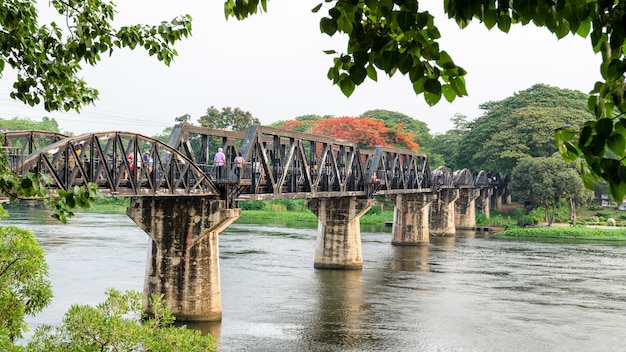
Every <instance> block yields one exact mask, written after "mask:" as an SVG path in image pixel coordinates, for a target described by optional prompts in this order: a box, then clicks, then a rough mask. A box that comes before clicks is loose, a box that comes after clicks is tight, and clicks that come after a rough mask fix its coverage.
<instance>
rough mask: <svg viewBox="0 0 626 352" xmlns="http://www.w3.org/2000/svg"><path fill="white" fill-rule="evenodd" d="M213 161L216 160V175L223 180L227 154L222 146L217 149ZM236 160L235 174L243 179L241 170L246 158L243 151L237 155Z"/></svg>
mask: <svg viewBox="0 0 626 352" xmlns="http://www.w3.org/2000/svg"><path fill="white" fill-rule="evenodd" d="M213 161H214V162H215V177H216V178H217V179H218V180H221V179H223V178H224V176H225V174H224V166H226V154H224V149H222V148H218V149H217V153H215V156H214V157H213ZM234 162H235V175H236V176H237V179H238V180H239V179H241V170H242V169H243V164H244V162H245V159H244V158H243V156H242V155H241V153H238V154H237V157H236V158H235V160H234Z"/></svg>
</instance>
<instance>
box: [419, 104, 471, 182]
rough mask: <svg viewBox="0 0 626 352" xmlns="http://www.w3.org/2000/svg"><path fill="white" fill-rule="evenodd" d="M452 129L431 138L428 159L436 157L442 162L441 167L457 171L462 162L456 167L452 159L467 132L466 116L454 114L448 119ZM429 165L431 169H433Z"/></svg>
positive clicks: (460, 167)
mask: <svg viewBox="0 0 626 352" xmlns="http://www.w3.org/2000/svg"><path fill="white" fill-rule="evenodd" d="M450 121H452V123H453V125H454V127H453V128H452V129H450V130H448V131H446V133H444V134H440V135H437V136H434V137H433V142H432V147H431V148H430V152H431V153H430V154H429V157H430V156H432V155H438V156H440V158H441V159H443V162H442V164H441V165H445V166H447V167H448V168H449V169H451V170H459V169H462V168H463V167H462V166H461V165H463V162H460V163H459V164H458V165H457V161H456V159H455V158H454V154H455V152H456V150H457V149H458V147H459V143H460V142H461V141H462V140H463V137H464V136H465V135H466V134H467V133H468V132H469V128H468V124H469V122H468V120H467V116H465V115H462V114H455V115H454V117H452V118H451V119H450ZM433 166H434V165H433V164H432V163H431V168H433Z"/></svg>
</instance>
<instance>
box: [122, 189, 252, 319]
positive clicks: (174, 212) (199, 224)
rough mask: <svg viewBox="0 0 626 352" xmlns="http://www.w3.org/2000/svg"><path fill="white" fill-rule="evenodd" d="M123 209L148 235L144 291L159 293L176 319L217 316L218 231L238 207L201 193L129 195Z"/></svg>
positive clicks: (219, 299)
mask: <svg viewBox="0 0 626 352" xmlns="http://www.w3.org/2000/svg"><path fill="white" fill-rule="evenodd" d="M126 214H127V215H128V216H129V217H130V218H131V219H132V220H133V221H134V222H135V223H136V224H137V225H139V226H140V227H141V228H142V229H143V230H144V231H145V232H146V233H147V234H148V235H149V236H150V238H151V239H152V241H151V242H152V243H151V246H150V249H149V253H148V263H147V268H146V277H145V282H144V294H145V295H146V296H149V295H151V294H153V293H154V294H159V295H163V302H164V304H165V306H166V307H168V308H170V309H171V310H172V313H173V314H174V316H175V317H176V320H177V321H186V322H202V321H220V320H222V296H221V288H220V274H219V246H218V234H219V233H220V232H222V231H223V230H224V229H225V228H226V227H228V226H229V225H230V224H232V223H233V222H234V221H235V220H236V219H237V218H238V217H239V216H240V215H241V210H240V209H225V203H224V201H220V200H215V199H210V198H206V197H180V198H178V197H135V198H133V199H132V200H131V205H130V206H129V207H128V208H127V210H126ZM144 309H145V310H146V312H147V313H148V314H150V313H151V307H149V306H148V304H147V302H144Z"/></svg>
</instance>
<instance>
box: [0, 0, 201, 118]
mask: <svg viewBox="0 0 626 352" xmlns="http://www.w3.org/2000/svg"><path fill="white" fill-rule="evenodd" d="M35 4H36V1H15V0H9V1H5V2H3V3H2V5H0V28H2V34H1V35H0V42H1V43H2V45H1V46H0V73H2V72H3V71H4V68H5V67H6V66H7V65H8V66H9V67H11V68H12V69H14V70H15V71H16V72H17V79H16V81H15V83H14V84H13V90H12V91H11V93H10V95H11V98H13V99H17V100H20V101H22V102H24V103H25V104H28V105H31V106H33V105H37V104H40V103H43V106H44V108H45V109H46V110H47V111H54V110H65V111H68V110H76V111H79V110H80V108H81V107H82V106H84V105H85V104H91V103H93V102H94V101H95V100H96V99H97V98H98V91H97V90H96V89H94V88H91V87H89V86H88V85H87V82H85V81H84V80H83V79H82V78H80V76H79V73H80V71H81V69H82V66H81V65H82V64H88V65H92V66H93V65H95V64H97V63H98V62H99V61H100V59H101V56H100V55H101V54H104V53H107V52H108V53H109V55H111V54H112V53H113V51H114V50H115V49H116V48H118V49H119V48H126V47H127V48H130V49H135V48H143V49H145V50H146V51H147V52H148V54H149V55H151V56H156V58H157V59H158V60H160V61H162V62H164V63H165V64H166V65H169V64H170V63H171V61H172V60H173V58H174V56H176V55H177V52H176V50H174V49H173V48H172V45H173V44H174V43H175V42H177V41H178V40H180V39H182V38H184V37H187V36H188V35H189V33H190V32H191V17H189V16H188V15H186V16H179V17H176V18H174V19H173V20H172V21H171V22H166V21H163V22H161V23H159V24H158V25H152V26H150V25H133V26H122V27H120V28H114V27H113V26H112V22H113V19H114V14H115V8H114V4H113V3H110V2H106V1H103V0H95V1H77V0H51V1H50V5H51V6H52V7H53V8H54V9H55V10H56V12H57V14H58V15H59V18H58V19H59V23H62V25H59V24H57V22H50V23H49V24H45V25H42V26H40V25H39V23H38V20H39V17H38V12H37V9H36V8H35Z"/></svg>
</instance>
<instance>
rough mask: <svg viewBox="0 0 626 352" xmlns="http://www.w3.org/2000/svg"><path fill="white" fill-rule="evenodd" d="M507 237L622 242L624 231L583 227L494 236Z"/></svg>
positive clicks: (546, 228) (547, 228) (515, 230)
mask: <svg viewBox="0 0 626 352" xmlns="http://www.w3.org/2000/svg"><path fill="white" fill-rule="evenodd" d="M495 235H496V236H508V237H544V238H577V239H594V240H624V239H626V229H619V228H616V229H606V230H605V229H601V228H592V227H583V226H568V227H534V228H525V229H522V228H513V229H507V230H504V231H501V232H498V233H496V234H495Z"/></svg>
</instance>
